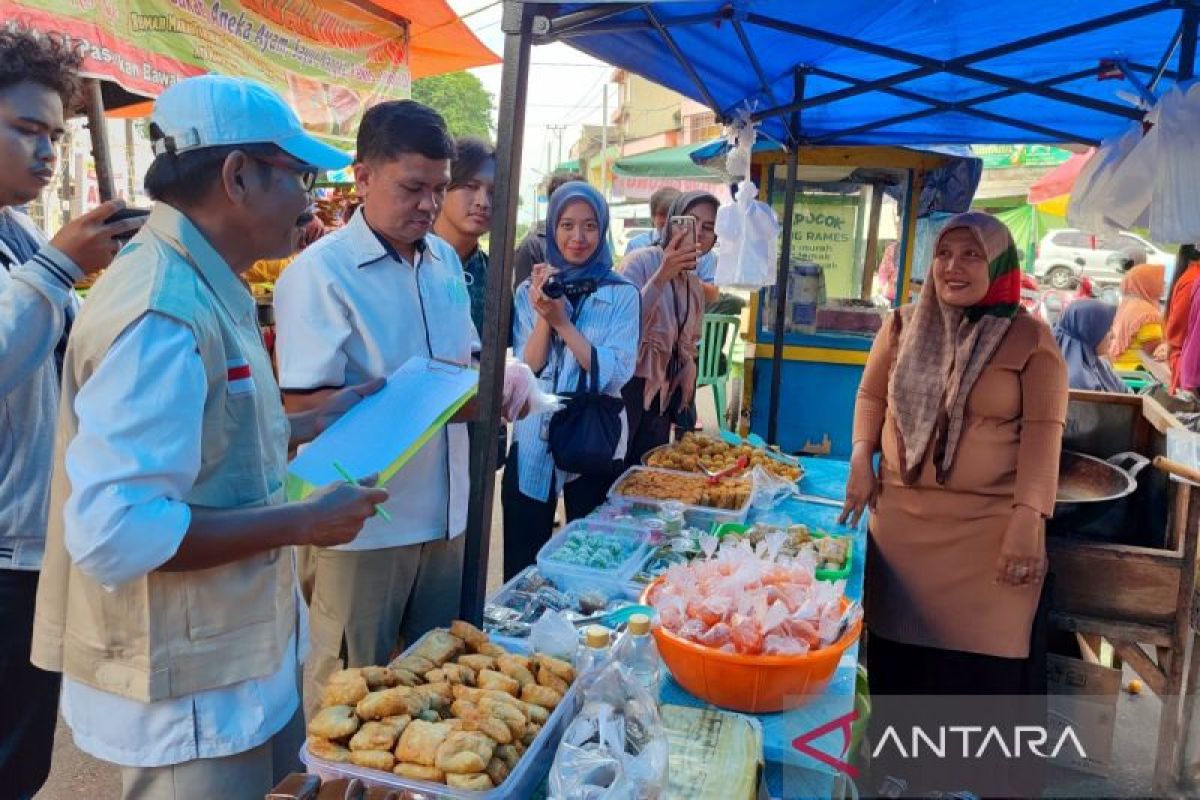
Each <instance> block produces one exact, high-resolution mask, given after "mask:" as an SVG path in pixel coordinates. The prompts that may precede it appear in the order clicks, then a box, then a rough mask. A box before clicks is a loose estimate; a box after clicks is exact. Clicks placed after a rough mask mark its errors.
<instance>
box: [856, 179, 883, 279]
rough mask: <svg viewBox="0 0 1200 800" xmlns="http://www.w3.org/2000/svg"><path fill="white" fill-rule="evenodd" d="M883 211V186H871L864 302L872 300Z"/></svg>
mask: <svg viewBox="0 0 1200 800" xmlns="http://www.w3.org/2000/svg"><path fill="white" fill-rule="evenodd" d="M882 210H883V185H882V184H879V183H873V184H871V215H870V217H869V218H868V220H867V248H866V254H865V255H864V256H863V273H862V293H861V294H860V295H859V297H860V298H861V299H863V300H870V299H871V284H872V283H873V280H872V279H873V278H874V277H875V269H876V268H877V267H878V263H877V261H876V253H875V251H876V250H878V249H879V215H880V212H881V211H882Z"/></svg>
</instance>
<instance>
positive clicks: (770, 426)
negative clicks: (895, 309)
mask: <svg viewBox="0 0 1200 800" xmlns="http://www.w3.org/2000/svg"><path fill="white" fill-rule="evenodd" d="M804 82H805V76H804V72H803V71H802V70H796V76H795V84H794V85H795V92H794V97H793V99H794V101H795V102H799V101H801V100H803V99H804ZM789 127H790V128H791V136H790V137H788V138H790V139H791V147H790V148H789V149H788V162H787V186H786V187H785V191H784V196H783V244H782V245H781V246H780V248H779V269H778V270H777V271H776V273H775V287H776V291H777V296H776V299H775V326H774V330H773V331H772V336H773V348H772V355H771V404H770V407H769V409H768V414H767V442H768V443H769V444H779V390H780V380H781V379H782V377H783V376H782V373H783V327H784V322H785V318H786V316H787V290H788V274H789V273H790V272H791V261H792V217H793V215H794V214H795V210H796V173H797V172H798V171H799V166H800V112H799V111H798V110H797V111H794V112H792V120H791V125H790V126H789Z"/></svg>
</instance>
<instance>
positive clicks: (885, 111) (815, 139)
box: [538, 0, 1200, 145]
mask: <svg viewBox="0 0 1200 800" xmlns="http://www.w3.org/2000/svg"><path fill="white" fill-rule="evenodd" d="M1198 18H1200V13H1198V10H1197V7H1196V5H1195V4H1194V3H1192V2H1178V1H1177V0H1156V1H1152V2H1148V1H1147V0H1059V1H1058V2H1045V0H1012V2H1009V3H1006V4H1004V6H1003V7H998V6H996V5H994V4H987V3H980V2H978V0H939V2H937V3H930V2H928V0H893V2H888V3H881V2H879V1H878V0H845V2H841V3H799V2H795V0H755V2H733V3H730V2H728V0H694V2H687V3H679V2H651V3H636V4H633V3H629V4H619V5H618V4H612V3H598V2H590V3H564V4H562V5H560V6H558V7H557V8H556V10H555V13H554V15H553V16H552V17H550V18H548V20H547V23H546V24H545V25H544V29H545V33H544V34H543V35H542V36H540V38H539V39H538V41H540V42H547V41H562V42H565V43H567V44H569V45H571V46H572V47H575V48H576V49H578V50H581V51H582V52H585V53H588V54H589V55H592V56H594V57H596V58H598V59H601V60H603V61H606V62H608V63H610V64H613V65H614V66H616V67H619V68H622V69H628V70H630V71H632V72H635V73H637V74H639V75H642V76H644V77H646V78H648V79H650V80H653V81H655V82H657V83H660V84H662V85H664V86H668V87H670V88H672V89H674V90H676V91H678V92H680V93H682V94H684V95H686V96H688V97H691V98H693V99H695V100H697V101H699V102H702V103H704V104H705V105H706V106H708V107H709V108H711V109H713V110H714V111H715V112H716V114H717V115H718V117H719V118H722V119H729V118H732V117H734V116H736V115H737V114H738V113H739V112H740V111H743V110H746V111H747V112H748V113H750V114H751V115H752V117H753V118H754V119H759V120H762V121H763V127H764V130H765V131H766V132H767V133H769V134H770V135H771V136H774V137H775V138H777V139H779V140H781V141H789V140H793V139H795V140H798V141H800V142H801V143H804V144H833V143H837V144H867V145H877V144H882V145H908V144H929V143H940V144H970V143H975V142H988V143H997V144H1006V143H1022V142H1039V143H1040V142H1082V143H1087V144H1092V143H1096V142H1098V141H1099V140H1101V139H1103V138H1106V137H1108V136H1111V135H1113V134H1114V133H1117V132H1119V131H1120V130H1121V129H1122V128H1123V127H1124V126H1126V125H1128V124H1129V121H1130V120H1140V119H1141V116H1142V113H1141V111H1140V110H1139V109H1138V108H1136V107H1134V106H1133V105H1132V104H1131V103H1130V102H1128V101H1127V100H1126V99H1124V98H1123V97H1120V96H1118V91H1121V92H1122V93H1123V94H1128V93H1130V92H1131V91H1133V83H1132V82H1130V81H1128V80H1126V79H1125V78H1124V77H1123V75H1122V74H1121V70H1126V71H1127V72H1128V74H1131V75H1133V76H1135V77H1136V78H1137V81H1138V83H1140V84H1141V85H1142V86H1144V87H1157V89H1156V90H1157V91H1158V92H1161V91H1162V90H1163V89H1164V88H1166V86H1169V85H1170V83H1171V82H1173V81H1174V80H1175V78H1176V75H1177V70H1178V69H1179V64H1180V61H1181V57H1186V58H1187V60H1188V63H1187V64H1186V66H1185V68H1184V69H1185V74H1184V77H1190V76H1191V70H1192V55H1193V54H1194V52H1195V50H1196V36H1195V34H1196V25H1197V19H1198ZM1114 65H1117V67H1119V68H1115V67H1114ZM1114 72H1115V73H1116V74H1117V75H1118V77H1116V78H1115V79H1111V80H1108V79H1101V77H1102V76H1104V77H1105V78H1107V77H1108V76H1111V75H1113V74H1114ZM793 111H798V112H799V114H800V119H799V130H798V131H792V132H791V133H792V135H789V126H790V124H791V117H790V114H791V112H793Z"/></svg>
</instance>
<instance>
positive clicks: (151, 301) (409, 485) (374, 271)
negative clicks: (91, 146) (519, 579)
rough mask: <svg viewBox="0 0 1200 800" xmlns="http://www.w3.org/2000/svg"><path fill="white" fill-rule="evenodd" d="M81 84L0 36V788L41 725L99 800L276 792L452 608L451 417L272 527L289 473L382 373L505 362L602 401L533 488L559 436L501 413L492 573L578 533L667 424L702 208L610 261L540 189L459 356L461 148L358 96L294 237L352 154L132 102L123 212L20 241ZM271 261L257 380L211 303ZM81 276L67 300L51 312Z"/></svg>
mask: <svg viewBox="0 0 1200 800" xmlns="http://www.w3.org/2000/svg"><path fill="white" fill-rule="evenodd" d="M79 63H80V62H79V56H78V54H77V53H76V52H75V51H73V50H71V49H70V48H69V47H67V46H66V45H65V44H64V43H62V42H61V41H60V40H58V39H56V38H54V37H43V36H37V35H32V34H28V33H16V32H5V33H2V34H0V166H2V167H3V168H2V169H0V262H2V263H3V266H4V269H3V270H0V352H3V354H4V357H3V359H2V360H0V412H2V414H3V418H4V424H3V426H0V465H2V468H0V598H2V600H3V602H2V603H0V614H3V621H4V623H5V624H4V636H3V638H2V640H0V641H2V642H3V650H2V651H0V674H2V675H3V677H4V679H5V681H6V685H7V686H8V687H9V688H10V690H11V691H13V692H15V693H16V695H17V696H19V697H21V699H22V701H21V702H20V703H14V704H7V705H6V706H5V708H4V711H3V712H2V713H3V725H2V727H0V784H2V785H3V786H5V790H6V791H7V792H10V794H11V796H15V797H22V798H26V797H31V796H32V795H33V794H34V793H35V792H36V791H37V790H38V789H39V787H40V786H41V785H42V783H43V782H44V780H45V778H46V776H47V774H48V771H49V759H50V753H51V746H52V739H53V732H54V728H55V723H56V718H57V713H58V711H59V710H60V709H61V713H62V716H63V718H64V719H65V721H66V723H67V725H68V726H69V727H70V729H71V732H72V734H73V737H74V740H75V743H76V745H77V746H78V747H79V748H80V749H82V750H84V751H85V752H87V753H89V754H91V755H93V756H95V757H97V758H99V759H102V760H104V761H107V762H110V763H112V764H114V765H117V766H118V767H119V768H120V772H121V784H122V794H123V796H124V797H126V798H185V797H186V798H191V797H210V796H211V797H222V798H239V797H245V798H250V797H261V796H262V795H263V793H264V792H265V791H266V790H267V789H269V788H270V786H272V785H273V784H274V782H275V781H276V780H278V779H279V778H280V777H282V776H283V775H284V774H286V773H287V772H289V771H293V770H295V769H298V768H299V764H298V761H297V756H298V753H299V749H300V744H301V742H302V740H303V736H304V716H305V714H304V711H305V709H306V708H307V709H308V710H309V711H310V712H311V710H312V708H313V706H314V705H315V703H316V699H317V697H318V691H319V689H320V687H321V686H322V685H323V684H324V683H325V681H326V680H327V679H328V678H329V676H330V675H331V674H332V673H334V672H335V671H337V670H339V669H342V668H344V667H352V666H361V665H367V664H377V663H385V662H386V661H388V660H389V659H390V658H391V657H392V656H393V655H394V654H395V653H396V652H397V651H398V650H399V649H400V648H402V647H403V646H404V645H405V643H410V642H412V641H414V640H415V639H416V638H417V637H419V636H420V635H421V634H422V633H424V632H425V631H427V630H429V629H431V628H433V627H435V626H439V625H444V624H447V623H449V622H450V621H451V620H452V619H453V618H454V617H455V616H456V615H457V614H458V608H459V596H460V588H461V582H462V573H463V533H464V530H465V527H466V507H467V501H466V495H467V486H468V481H469V474H468V452H469V445H468V442H469V438H470V437H471V436H473V435H475V432H474V431H473V430H471V426H470V425H469V424H467V423H469V422H470V420H471V419H472V417H473V415H474V409H473V406H472V405H470V404H469V405H468V406H467V407H465V408H464V409H463V410H461V411H460V412H458V414H457V415H456V416H455V417H454V418H453V419H452V420H451V421H450V423H449V424H447V425H445V426H444V427H443V428H442V430H441V431H440V432H439V433H438V434H436V435H435V436H434V437H433V438H432V439H431V440H430V441H429V442H428V443H427V444H426V445H424V446H423V447H422V448H421V449H420V450H419V451H418V452H417V453H416V454H415V455H414V456H413V457H412V459H411V460H410V461H408V462H407V463H406V464H405V466H404V467H403V468H402V469H401V470H400V472H399V473H398V474H397V475H396V476H395V477H394V478H393V479H392V480H390V481H389V483H388V485H387V486H386V487H378V488H376V487H373V486H370V485H364V486H356V485H351V484H349V483H344V482H339V483H336V484H332V485H329V486H326V487H323V488H321V489H319V490H318V491H316V492H315V493H314V494H312V495H310V496H309V497H308V498H307V499H305V500H303V501H299V502H285V489H284V487H285V483H286V471H287V462H288V459H289V458H290V456H291V455H293V454H294V453H295V452H296V449H297V448H298V447H300V446H302V445H303V444H304V443H305V442H307V441H309V440H311V439H313V438H314V437H315V436H317V435H318V434H319V433H320V432H321V431H323V430H324V429H325V428H327V427H328V426H329V425H330V424H331V423H332V422H333V421H335V420H336V419H337V418H338V417H340V416H341V415H342V414H344V413H345V412H346V411H347V410H349V409H350V408H351V407H353V405H354V404H355V403H357V402H358V401H359V400H360V399H361V398H362V397H364V396H366V395H369V394H371V393H373V392H375V391H377V390H378V389H379V388H380V387H381V386H382V385H383V379H384V378H385V377H386V376H388V375H390V374H391V373H392V372H394V371H395V370H396V369H397V368H398V367H400V366H401V365H402V364H404V363H405V362H406V361H408V360H409V359H411V358H413V357H421V358H434V359H440V360H444V361H450V362H454V363H458V364H463V365H469V364H470V363H471V362H472V360H473V358H474V357H476V356H477V354H478V352H479V349H480V334H481V333H483V334H484V335H501V336H504V337H506V338H510V339H511V343H512V346H513V349H514V354H515V355H516V357H517V358H518V359H521V360H523V361H524V363H526V364H528V365H529V367H531V368H532V372H533V374H534V375H535V376H536V377H535V378H534V379H533V380H534V381H536V382H537V383H538V385H540V387H541V388H542V389H543V390H544V391H546V392H552V393H564V392H571V391H573V390H575V389H580V390H581V391H585V392H586V391H591V392H593V393H595V394H596V395H597V396H598V397H603V398H607V401H606V403H607V404H606V405H604V408H605V409H606V413H608V414H609V415H610V417H611V419H612V420H615V421H616V423H617V425H618V431H619V436H617V437H615V438H614V439H613V440H612V441H608V442H607V443H605V442H601V445H602V446H600V447H599V450H598V451H597V452H596V453H593V455H594V456H597V457H593V458H591V459H590V460H583V461H581V460H580V459H579V458H567V460H566V461H564V460H563V459H564V458H566V456H564V454H563V447H562V446H560V445H556V444H555V443H554V442H555V441H556V438H555V437H556V436H558V437H559V438H561V437H562V436H566V437H567V439H568V440H570V441H575V440H577V439H578V436H577V435H576V434H577V432H573V431H570V430H567V431H566V432H565V433H564V432H563V431H562V430H561V429H562V428H563V425H562V424H558V428H559V429H560V430H559V431H558V433H556V434H555V435H550V432H549V431H548V428H553V427H554V425H550V424H548V423H549V418H548V416H547V415H541V416H537V417H529V418H525V419H522V417H523V414H524V403H525V400H524V398H525V397H527V395H528V392H529V389H530V388H531V387H530V386H528V385H527V386H526V387H525V391H524V392H521V391H519V390H517V389H516V388H515V387H512V390H511V391H506V395H505V397H504V399H503V413H504V417H505V419H507V420H510V421H513V422H515V428H514V441H513V442H512V444H511V448H510V449H509V450H508V452H507V454H506V457H505V462H506V470H505V474H504V487H503V492H502V495H503V498H502V500H503V504H504V521H505V529H506V530H505V533H506V535H505V572H506V574H513V573H514V572H516V571H519V570H520V569H521V568H523V567H525V566H527V565H528V564H530V563H532V562H533V560H534V558H535V556H536V553H537V551H538V549H539V548H540V547H541V545H542V544H543V543H544V542H545V541H546V540H547V539H548V538H549V537H550V535H551V532H552V530H553V528H554V526H555V524H556V519H555V517H556V508H557V505H558V499H559V497H560V496H562V497H564V498H565V501H566V508H567V513H568V517H569V518H571V519H573V518H576V517H578V516H582V515H585V514H587V513H589V512H590V511H592V510H593V509H594V508H595V507H596V506H597V505H598V504H599V503H601V502H602V501H603V499H604V497H605V494H606V493H607V491H608V488H609V485H610V484H611V482H612V481H613V479H615V477H616V476H617V475H618V474H619V472H620V471H621V470H622V469H623V468H624V465H625V464H626V463H627V461H628V460H629V459H630V458H634V457H640V454H641V452H644V450H645V449H647V448H649V447H651V446H654V445H655V444H662V443H665V442H666V441H667V439H668V437H669V436H670V431H671V428H670V426H671V424H674V423H679V422H680V421H681V420H683V419H684V418H685V417H686V416H687V413H688V411H689V408H690V406H691V405H692V403H693V399H694V398H693V396H694V392H695V380H696V365H695V357H696V347H697V341H698V338H699V327H698V325H699V320H700V318H701V316H702V314H703V311H704V305H705V302H706V298H709V297H711V299H713V300H715V299H718V293H717V292H716V291H715V289H714V288H713V287H711V285H710V284H709V283H706V282H705V280H703V279H702V278H701V277H700V276H699V275H698V274H697V272H698V270H697V267H698V265H699V264H700V262H701V260H702V259H704V258H705V257H706V256H707V255H708V253H709V251H710V250H711V248H712V246H713V244H714V242H715V236H714V235H713V233H712V223H713V220H714V217H715V214H716V209H717V201H716V199H715V198H713V197H712V196H711V195H700V196H693V195H685V196H683V197H680V198H673V199H674V200H675V202H674V204H673V205H672V206H671V207H672V209H673V213H674V214H675V215H676V216H680V215H690V216H692V217H693V225H691V226H688V228H687V230H684V229H683V228H682V227H681V228H680V229H679V230H673V229H671V228H670V227H669V226H668V225H667V223H666V221H665V220H664V221H662V224H661V225H660V227H659V230H658V231H657V234H656V237H655V238H654V240H653V241H652V242H648V243H647V245H646V247H644V248H636V249H634V250H633V251H632V252H630V253H629V254H628V255H627V256H626V261H628V262H630V264H634V265H636V266H625V267H622V265H618V264H617V263H615V260H614V258H613V255H612V250H611V247H610V244H609V236H608V226H609V212H608V207H607V203H606V201H605V200H604V198H603V196H602V195H600V194H599V193H598V192H597V191H595V190H594V189H592V188H591V187H590V186H588V185H587V184H586V183H584V182H582V181H580V180H572V179H570V177H571V176H566V178H565V179H561V180H559V181H557V183H558V184H559V185H558V186H555V187H554V191H553V192H552V196H551V199H550V205H549V214H548V219H547V221H546V225H545V230H544V231H541V232H538V231H534V232H533V233H531V235H530V238H529V239H528V240H527V241H526V242H523V243H522V246H521V254H524V255H523V256H522V255H521V254H519V258H518V260H519V261H520V260H521V258H522V257H528V261H529V263H528V274H527V275H525V276H522V277H521V279H520V280H518V281H517V282H516V283H515V285H514V292H513V301H514V306H515V312H514V315H513V327H512V331H511V332H509V331H504V332H499V331H489V330H487V329H486V320H485V317H484V296H485V291H486V287H487V282H488V280H489V274H491V270H489V265H488V259H487V255H486V253H485V252H484V250H483V248H481V247H480V238H481V237H482V236H483V235H484V234H485V233H486V232H487V231H488V229H489V227H490V222H491V213H492V195H493V187H494V182H495V168H496V159H495V152H494V150H493V149H492V147H491V145H489V144H488V143H486V142H484V141H481V140H478V139H469V138H466V139H459V140H458V141H455V140H454V139H453V138H452V137H451V136H450V135H449V133H448V132H447V129H446V125H445V123H444V121H443V119H442V118H441V117H440V116H439V115H438V114H437V113H436V112H435V111H434V110H432V109H430V108H428V107H427V106H424V105H421V104H420V103H416V102H412V101H391V102H383V103H380V104H378V105H376V106H374V107H372V108H370V109H368V110H367V111H366V113H365V114H364V116H363V119H362V122H361V125H360V128H359V131H358V138H357V142H356V152H355V156H354V159H353V172H354V178H355V186H356V200H357V206H356V208H355V209H354V211H353V213H352V214H351V215H350V216H349V218H348V219H346V220H344V222H342V224H340V225H334V226H332V227H331V228H330V229H328V230H325V229H324V228H323V227H322V228H320V229H318V226H316V225H314V224H313V223H314V217H313V205H312V203H313V196H312V193H313V187H314V184H315V181H316V178H317V175H318V173H319V171H321V170H332V169H340V168H343V167H346V166H348V165H349V163H350V161H351V159H350V158H349V157H347V156H346V155H344V154H343V153H341V152H340V151H338V150H336V149H334V148H331V147H329V146H328V145H326V144H324V143H322V142H320V141H319V140H317V139H315V138H313V137H312V136H310V135H309V134H307V133H305V132H304V131H303V129H302V128H301V126H300V124H299V121H298V120H297V117H296V115H295V114H294V113H293V111H292V110H291V109H290V108H288V107H287V105H286V104H285V103H284V101H283V100H282V99H281V98H280V97H279V96H278V95H277V94H276V93H275V92H273V91H272V90H270V89H267V88H266V87H264V86H262V85H260V84H257V83H254V82H251V81H246V80H241V79H236V78H228V77H220V76H202V77H198V78H191V79H188V80H184V81H181V82H179V83H177V84H175V85H173V86H172V87H170V88H169V89H167V90H166V91H165V92H164V93H163V94H162V95H161V96H160V97H159V98H158V99H157V100H156V101H155V104H154V109H153V112H152V114H151V117H150V126H149V130H150V135H151V142H152V146H153V150H154V159H153V162H152V163H151V165H150V168H149V170H148V172H147V173H146V175H145V188H146V192H147V194H148V195H149V196H150V197H151V199H152V200H153V201H154V205H153V208H152V210H151V211H150V212H149V214H148V215H146V216H143V217H140V218H134V219H128V220H121V221H110V218H111V217H112V216H113V215H114V214H115V213H117V212H118V211H120V210H121V208H122V203H121V202H119V201H114V202H109V203H103V204H101V205H99V206H98V207H97V208H95V209H93V210H91V211H90V212H88V213H86V214H84V215H82V216H80V217H78V218H77V219H75V220H73V221H71V222H69V223H68V224H66V225H65V226H64V227H63V228H62V229H61V230H60V231H59V232H58V233H57V234H56V235H55V236H54V238H53V239H51V240H50V241H46V239H45V238H44V237H43V236H42V234H41V233H40V232H39V231H38V229H37V228H36V226H34V225H33V224H32V223H31V222H30V220H29V219H28V217H27V216H26V215H25V214H24V213H23V212H22V211H21V210H20V208H21V207H22V206H24V205H25V204H27V203H29V202H30V201H32V200H34V199H36V198H37V197H38V195H39V193H40V192H41V190H42V189H43V188H45V186H46V185H47V184H48V183H49V180H50V177H51V176H52V174H53V169H54V166H55V162H56V158H57V151H58V149H59V139H60V137H61V136H62V134H63V131H64V128H65V122H64V118H65V116H66V112H67V110H68V109H70V108H72V103H73V102H74V100H75V98H76V96H77V91H78V87H79V76H78V68H79ZM689 231H695V235H690V234H689ZM114 237H115V238H114ZM131 237H132V238H131ZM130 238H131V240H130ZM124 242H128V243H127V244H125V243H124ZM297 251H299V252H298V254H297V255H295V257H294V258H293V259H292V260H291V261H290V263H289V264H288V265H287V267H286V268H285V269H284V270H283V271H282V273H281V274H280V275H279V278H278V280H277V282H276V285H275V289H274V320H275V327H274V334H275V339H274V353H273V355H272V354H270V353H269V352H268V350H267V348H266V347H265V346H264V340H263V336H262V331H261V330H260V328H259V321H258V314H257V313H256V306H255V300H254V298H253V297H252V296H251V294H250V292H249V291H248V288H247V285H246V282H245V280H244V279H243V277H242V276H243V275H244V274H245V273H246V272H247V271H248V270H249V269H250V268H251V267H252V265H254V264H256V263H258V262H262V261H266V260H271V259H282V258H291V257H292V255H293V254H295V253H297ZM709 261H710V262H711V257H710V258H709ZM101 270H103V271H104V274H103V276H102V278H101V279H100V280H98V281H97V282H96V283H95V285H94V286H93V287H91V289H90V292H89V295H88V298H87V301H86V303H83V304H81V303H80V301H79V299H78V297H77V295H76V294H75V292H74V291H73V286H74V285H75V284H76V283H77V282H79V281H80V280H82V279H83V278H84V277H85V276H86V275H90V274H94V273H98V272H100V271H101ZM706 277H708V279H709V281H711V276H706ZM507 384H508V382H507V381H506V385H507ZM518 395H520V396H519V397H518ZM625 397H631V398H636V402H635V403H633V404H632V408H627V406H626V402H625V400H624V399H623V398H625ZM597 408H600V406H599V405H598V406H597ZM572 436H575V439H574V440H573V439H572V438H571V437H572ZM501 444H503V443H501ZM582 447H583V449H584V450H587V449H589V448H588V446H586V443H584V445H582ZM590 449H591V450H593V451H595V450H597V448H596V447H595V446H593V447H591V448H590ZM581 465H582V466H581ZM366 483H370V482H369V481H366ZM377 507H382V509H383V510H384V511H385V512H389V513H386V514H378V513H376V508H377Z"/></svg>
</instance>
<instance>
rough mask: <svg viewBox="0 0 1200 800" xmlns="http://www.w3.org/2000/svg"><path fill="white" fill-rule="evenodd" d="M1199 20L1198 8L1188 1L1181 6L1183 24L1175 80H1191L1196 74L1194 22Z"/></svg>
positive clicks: (1199, 10)
mask: <svg viewBox="0 0 1200 800" xmlns="http://www.w3.org/2000/svg"><path fill="white" fill-rule="evenodd" d="M1198 21H1200V8H1197V7H1196V4H1195V3H1188V4H1187V5H1186V6H1184V8H1183V25H1182V26H1181V27H1180V35H1179V77H1178V78H1177V79H1176V80H1179V81H1187V80H1191V79H1192V78H1193V77H1195V75H1196V23H1197V22H1198Z"/></svg>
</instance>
